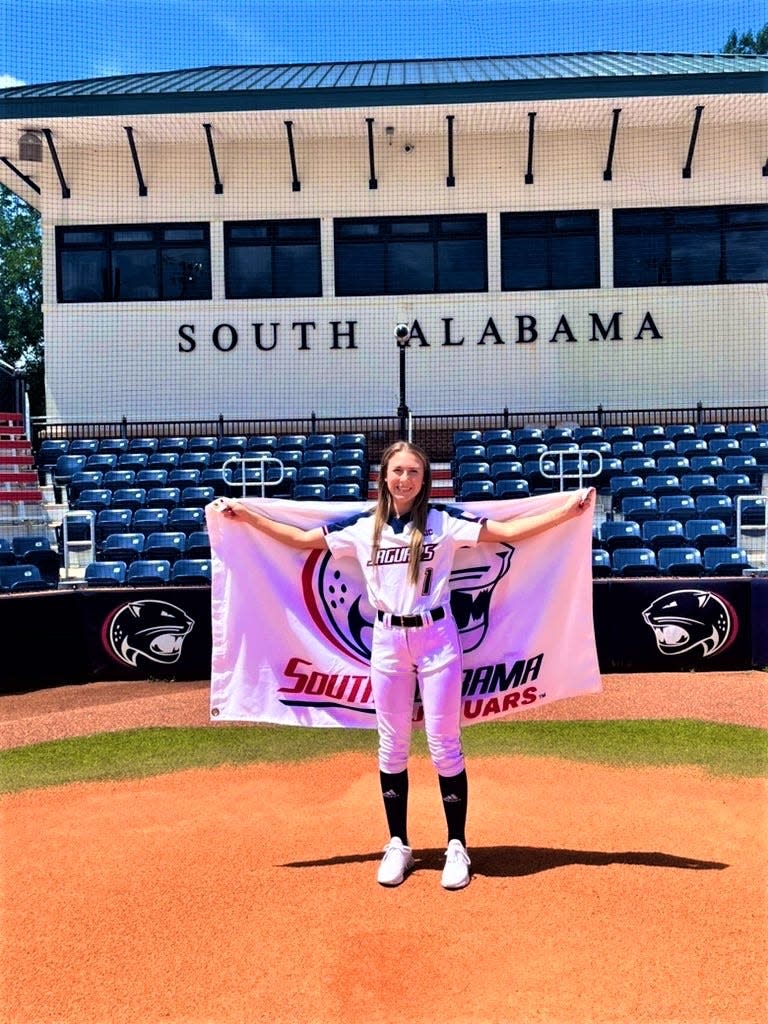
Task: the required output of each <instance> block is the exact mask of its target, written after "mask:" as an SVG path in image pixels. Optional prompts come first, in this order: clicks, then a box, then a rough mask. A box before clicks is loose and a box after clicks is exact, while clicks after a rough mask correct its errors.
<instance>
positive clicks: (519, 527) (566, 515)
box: [479, 487, 595, 543]
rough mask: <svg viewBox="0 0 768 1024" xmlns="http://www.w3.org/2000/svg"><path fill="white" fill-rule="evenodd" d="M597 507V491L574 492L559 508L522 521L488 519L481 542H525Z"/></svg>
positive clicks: (481, 533) (523, 518) (522, 518)
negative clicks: (528, 538)
mask: <svg viewBox="0 0 768 1024" xmlns="http://www.w3.org/2000/svg"><path fill="white" fill-rule="evenodd" d="M594 505H595V490H594V488H593V487H590V488H589V489H588V490H587V491H574V492H573V495H572V496H571V498H570V499H569V500H568V502H567V503H566V504H564V505H561V506H560V507H559V508H556V509H551V510H550V511H549V512H540V513H538V514H537V515H534V516H522V517H521V518H520V519H512V520H510V521H508V522H502V521H501V520H498V519H487V520H486V521H485V522H484V523H483V525H482V528H481V530H480V538H479V539H480V541H481V542H482V541H504V542H506V543H510V542H514V541H517V540H525V538H526V537H534V536H535V535H536V534H537V533H542V532H543V531H544V530H548V529H550V527H552V526H557V525H558V524H559V523H564V522H566V520H568V519H573V518H574V517H575V516H580V515H581V514H582V513H583V512H589V513H590V515H591V514H592V510H593V508H594Z"/></svg>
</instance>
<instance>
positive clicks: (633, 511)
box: [620, 494, 659, 523]
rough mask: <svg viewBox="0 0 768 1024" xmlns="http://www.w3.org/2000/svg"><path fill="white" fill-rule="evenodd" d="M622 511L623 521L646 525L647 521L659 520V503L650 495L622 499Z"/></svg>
mask: <svg viewBox="0 0 768 1024" xmlns="http://www.w3.org/2000/svg"><path fill="white" fill-rule="evenodd" d="M620 511H621V515H622V518H623V519H633V520H634V521H635V522H636V523H644V522H645V521H646V520H647V519H658V518H659V503H658V501H657V500H656V498H654V497H653V496H652V495H650V494H629V495H627V497H626V498H622V499H621V504H620Z"/></svg>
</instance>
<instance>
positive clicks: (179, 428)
mask: <svg viewBox="0 0 768 1024" xmlns="http://www.w3.org/2000/svg"><path fill="white" fill-rule="evenodd" d="M0 404H1V403H0ZM765 421H768V403H766V404H764V405H749V406H705V405H703V404H702V403H701V402H699V403H697V404H696V405H693V406H685V407H681V408H674V409H673V408H665V409H605V408H603V406H601V405H598V406H597V407H596V408H593V409H568V410H563V409H559V410H556V409H550V410H547V411H525V412H515V411H513V410H511V409H507V408H505V409H502V410H501V411H499V412H487V413H449V414H442V415H435V416H412V417H411V420H410V423H411V432H412V436H413V440H414V441H415V442H416V443H417V444H420V445H421V446H422V447H423V448H425V449H426V450H427V451H428V452H429V454H430V456H431V458H432V459H433V460H436V461H448V460H449V459H450V458H451V457H452V455H453V434H454V431H456V430H465V429H472V430H492V429H497V428H505V429H510V430H515V429H517V428H520V427H528V426H538V427H555V426H560V425H563V424H577V425H578V426H584V427H590V426H599V427H607V426H618V425H622V424H632V425H633V426H640V425H645V424H656V423H658V424H660V425H661V426H664V425H666V424H669V423H691V424H697V423H725V424H728V423H741V422H753V423H756V422H765ZM344 432H354V433H363V434H365V435H366V437H367V438H368V444H369V452H370V457H371V459H372V460H373V461H375V460H377V459H378V457H379V456H380V454H381V452H382V451H383V450H384V449H385V448H386V447H387V445H389V444H391V443H392V442H393V441H396V440H397V439H398V438H399V437H400V436H401V423H400V419H399V417H398V416H396V415H392V416H355V417H343V416H318V415H317V414H316V413H314V412H312V413H310V414H309V415H306V416H295V417H289V418H285V419H256V418H250V417H247V416H244V417H233V418H225V417H224V416H221V415H220V416H217V417H215V418H212V419H194V420H192V419H184V420H142V421H134V420H128V419H126V418H125V417H123V418H122V419H120V420H114V421H111V422H108V421H104V420H99V421H93V422H76V423H75V422H72V423H69V422H67V423H65V422H53V421H48V420H34V421H33V424H32V434H33V436H32V443H33V447H34V448H35V450H37V447H38V446H39V443H40V441H42V440H43V439H44V438H70V439H72V438H84V437H94V438H103V437H127V438H133V437H145V436H147V437H173V436H177V435H178V436H185V437H192V436H196V435H215V436H219V437H221V436H223V435H225V434H226V435H229V434H245V435H254V434H276V435H280V434H314V433H344Z"/></svg>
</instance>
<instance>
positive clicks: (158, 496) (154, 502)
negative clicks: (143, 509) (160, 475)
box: [145, 487, 181, 511]
mask: <svg viewBox="0 0 768 1024" xmlns="http://www.w3.org/2000/svg"><path fill="white" fill-rule="evenodd" d="M179 504H181V489H180V488H179V487H150V488H149V490H148V491H147V500H146V502H145V505H146V506H147V508H167V509H168V510H169V511H170V510H171V509H172V508H174V507H175V506H176V505H179Z"/></svg>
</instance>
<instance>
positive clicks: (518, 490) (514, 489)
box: [493, 477, 531, 500]
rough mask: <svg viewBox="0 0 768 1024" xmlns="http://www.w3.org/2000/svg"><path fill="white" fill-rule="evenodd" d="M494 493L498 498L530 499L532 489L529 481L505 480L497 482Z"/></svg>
mask: <svg viewBox="0 0 768 1024" xmlns="http://www.w3.org/2000/svg"><path fill="white" fill-rule="evenodd" d="M493 493H494V495H495V496H496V497H497V498H502V499H505V500H506V499H510V498H529V497H530V495H531V489H530V487H529V486H528V481H527V480H514V479H508V478H506V477H505V478H503V479H501V480H496V481H495V482H494V485H493Z"/></svg>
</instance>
